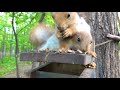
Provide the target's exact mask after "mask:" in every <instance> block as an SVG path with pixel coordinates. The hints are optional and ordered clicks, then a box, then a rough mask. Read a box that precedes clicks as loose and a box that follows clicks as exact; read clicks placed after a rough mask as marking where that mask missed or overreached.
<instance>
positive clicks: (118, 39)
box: [107, 34, 120, 41]
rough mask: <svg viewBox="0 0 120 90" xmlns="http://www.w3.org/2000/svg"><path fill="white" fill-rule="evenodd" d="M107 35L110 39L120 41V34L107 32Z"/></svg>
mask: <svg viewBox="0 0 120 90" xmlns="http://www.w3.org/2000/svg"><path fill="white" fill-rule="evenodd" d="M107 37H108V38H109V39H112V40H115V41H120V36H116V35H112V34H107Z"/></svg>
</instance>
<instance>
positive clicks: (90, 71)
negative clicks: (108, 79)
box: [79, 68, 96, 78]
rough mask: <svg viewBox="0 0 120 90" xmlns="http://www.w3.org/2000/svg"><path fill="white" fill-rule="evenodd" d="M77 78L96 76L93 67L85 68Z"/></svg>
mask: <svg viewBox="0 0 120 90" xmlns="http://www.w3.org/2000/svg"><path fill="white" fill-rule="evenodd" d="M79 78H96V73H95V69H90V68H85V69H84V71H83V72H82V73H81V75H80V77H79Z"/></svg>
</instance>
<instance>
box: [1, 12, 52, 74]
mask: <svg viewBox="0 0 120 90" xmlns="http://www.w3.org/2000/svg"><path fill="white" fill-rule="evenodd" d="M12 13H13V12H0V52H2V49H3V45H5V47H6V48H5V51H6V52H7V53H9V52H10V50H11V49H12V50H13V51H14V52H15V37H14V34H13V30H12ZM45 14H46V16H45V18H44V20H43V23H45V24H48V25H50V26H51V27H54V22H53V19H52V16H51V12H45ZM41 15H42V12H15V27H16V32H17V35H18V44H19V51H20V52H25V51H31V50H33V46H32V45H31V44H30V43H29V40H28V35H29V31H30V30H31V28H32V27H33V26H34V25H35V24H37V23H38V21H39V20H40V17H41ZM11 46H13V48H11V49H10V47H11ZM0 61H3V63H2V62H0V76H2V75H4V74H6V72H8V71H10V70H12V69H15V58H14V57H10V56H4V57H3V60H0ZM1 68H2V69H1Z"/></svg>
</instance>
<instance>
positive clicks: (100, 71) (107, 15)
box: [88, 12, 120, 78]
mask: <svg viewBox="0 0 120 90" xmlns="http://www.w3.org/2000/svg"><path fill="white" fill-rule="evenodd" d="M88 14H89V24H90V26H91V33H92V36H93V39H94V40H95V43H96V45H97V44H100V43H103V42H106V41H108V40H109V39H108V38H107V34H108V33H110V34H113V35H117V34H118V29H117V18H118V16H117V15H118V13H117V12H89V13H88ZM95 49H96V50H95V51H96V53H97V59H96V64H97V67H96V75H97V78H120V58H119V55H118V52H119V47H118V42H116V41H112V40H110V41H109V42H108V43H105V44H103V45H100V46H97V47H96V48H95Z"/></svg>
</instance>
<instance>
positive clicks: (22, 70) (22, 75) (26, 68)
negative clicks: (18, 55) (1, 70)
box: [3, 64, 32, 78]
mask: <svg viewBox="0 0 120 90" xmlns="http://www.w3.org/2000/svg"><path fill="white" fill-rule="evenodd" d="M31 67H32V65H24V64H20V65H19V74H20V78H29V76H27V75H26V74H25V73H26V72H27V71H29V70H30V69H31ZM3 78H17V76H16V69H15V70H12V71H10V72H9V73H8V74H7V75H5V76H4V77H3Z"/></svg>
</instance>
